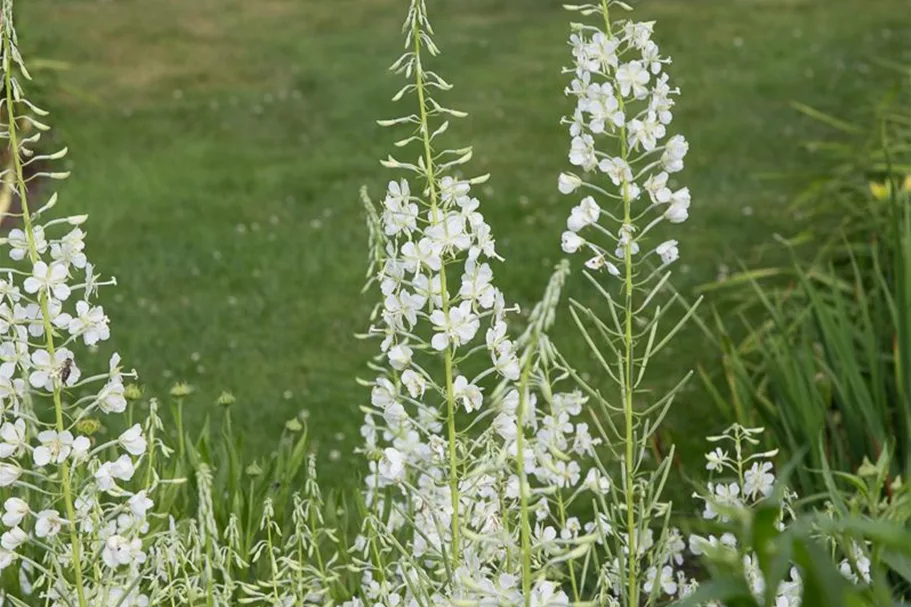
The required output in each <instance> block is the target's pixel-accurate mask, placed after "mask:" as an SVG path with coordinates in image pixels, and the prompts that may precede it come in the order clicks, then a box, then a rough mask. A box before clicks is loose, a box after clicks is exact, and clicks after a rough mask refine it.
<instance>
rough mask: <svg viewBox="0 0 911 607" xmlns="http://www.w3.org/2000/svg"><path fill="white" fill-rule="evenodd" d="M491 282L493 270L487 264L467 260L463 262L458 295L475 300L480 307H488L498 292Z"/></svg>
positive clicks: (491, 304)
mask: <svg viewBox="0 0 911 607" xmlns="http://www.w3.org/2000/svg"><path fill="white" fill-rule="evenodd" d="M492 283H493V271H492V270H491V269H490V266H489V265H488V264H486V263H482V264H481V265H477V264H476V263H474V262H472V261H469V262H468V263H466V264H465V273H464V274H463V275H462V286H461V288H460V289H459V296H460V297H462V299H466V300H472V301H475V302H477V304H478V305H479V306H480V307H481V308H484V309H489V308H491V307H492V306H493V304H494V301H495V300H496V296H497V293H498V291H497V289H496V287H494V286H493V284H492Z"/></svg>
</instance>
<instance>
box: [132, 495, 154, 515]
mask: <svg viewBox="0 0 911 607" xmlns="http://www.w3.org/2000/svg"><path fill="white" fill-rule="evenodd" d="M127 505H128V506H129V507H130V511H131V512H132V513H133V514H135V515H136V517H137V518H140V519H144V518H145V517H146V512H148V511H149V509H150V508H151V507H152V506H154V505H155V502H153V501H152V500H150V499H149V498H148V497H147V496H146V492H145V491H140V492H139V493H137V494H135V495H133V496H132V497H131V498H130V499H129V500H127Z"/></svg>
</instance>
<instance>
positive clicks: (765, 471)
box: [743, 462, 775, 499]
mask: <svg viewBox="0 0 911 607" xmlns="http://www.w3.org/2000/svg"><path fill="white" fill-rule="evenodd" d="M774 486H775V475H774V474H772V464H771V462H762V463H761V464H760V462H753V465H752V466H750V469H749V470H747V471H746V472H745V473H744V475H743V493H744V495H747V496H749V497H750V498H754V499H755V498H756V497H757V496H758V495H762V496H763V497H768V496H769V495H771V493H772V488H773V487H774Z"/></svg>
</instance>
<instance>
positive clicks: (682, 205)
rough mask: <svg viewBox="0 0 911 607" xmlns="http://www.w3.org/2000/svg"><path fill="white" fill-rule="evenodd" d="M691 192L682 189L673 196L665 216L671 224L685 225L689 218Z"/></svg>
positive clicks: (687, 189)
mask: <svg viewBox="0 0 911 607" xmlns="http://www.w3.org/2000/svg"><path fill="white" fill-rule="evenodd" d="M689 208H690V190H689V188H682V189H679V190H677V191H676V192H674V193H673V194H672V195H671V203H670V205H669V206H668V209H667V211H665V212H664V216H665V217H666V218H667V220H668V221H670V222H671V223H683V222H684V221H686V219H687V217H689Z"/></svg>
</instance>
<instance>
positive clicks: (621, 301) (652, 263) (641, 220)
mask: <svg viewBox="0 0 911 607" xmlns="http://www.w3.org/2000/svg"><path fill="white" fill-rule="evenodd" d="M567 8H568V9H569V10H571V11H573V12H575V13H576V14H578V15H580V16H582V17H585V18H589V19H590V20H591V21H592V24H585V23H573V24H572V35H571V36H570V40H569V42H570V47H571V50H572V56H573V66H572V67H571V68H568V69H567V70H566V72H567V73H569V74H571V75H572V81H571V83H570V85H569V87H568V88H567V89H566V93H567V95H569V96H571V97H573V98H575V101H576V107H575V109H574V111H573V114H572V116H570V117H568V118H565V119H564V122H565V124H567V125H568V126H569V131H570V136H571V138H572V144H571V148H570V153H569V161H570V163H571V164H572V165H574V166H575V167H576V169H577V171H578V172H576V173H570V172H567V173H563V174H561V175H560V178H559V181H558V187H559V190H560V192H562V193H563V194H566V195H571V194H576V195H578V194H584V197H583V198H582V199H581V201H580V202H579V204H578V205H577V206H575V207H574V208H573V209H572V212H571V214H570V216H569V219H568V221H567V231H566V232H564V233H563V236H562V247H563V250H564V251H565V252H567V253H570V254H574V253H581V252H587V253H588V255H589V259H588V260H587V261H586V263H585V265H586V267H587V268H588V270H589V272H590V273H588V274H587V276H588V278H589V280H590V281H591V282H592V283H593V284H594V285H595V287H596V288H597V290H598V292H599V293H600V294H601V295H602V296H603V297H604V299H605V302H606V305H607V311H608V319H607V320H606V321H601V320H600V319H599V318H598V317H597V315H596V314H594V313H593V312H592V311H591V310H590V309H588V308H585V307H583V306H581V305H579V304H577V303H574V306H573V309H572V314H573V317H574V319H575V321H576V323H577V325H578V326H579V328H580V330H581V331H582V332H583V335H584V337H585V339H586V341H587V342H588V344H589V346H590V347H591V348H592V350H593V352H594V354H595V355H596V360H597V361H598V362H599V363H600V365H601V368H602V370H603V371H604V372H605V373H606V375H607V376H608V377H609V378H610V379H611V380H612V381H613V382H615V383H616V385H617V386H618V397H619V404H617V403H615V402H612V401H611V400H609V399H608V398H605V397H604V396H602V395H601V393H600V392H598V391H596V390H595V389H594V388H592V387H591V386H588V385H587V384H585V382H583V384H584V385H586V389H587V390H588V391H589V392H590V394H591V395H592V396H594V397H595V399H596V402H598V403H599V404H600V405H601V407H602V409H603V411H604V413H605V414H606V415H605V418H606V425H607V428H606V429H605V438H606V439H608V442H609V444H610V445H611V447H612V449H613V452H614V454H615V455H616V457H617V459H619V461H620V464H621V466H620V467H621V474H622V483H620V484H619V485H618V487H617V497H618V501H617V503H615V504H612V505H608V508H609V513H608V514H609V515H610V518H611V520H612V521H613V523H614V528H615V529H618V530H622V532H618V533H617V534H616V543H615V547H614V555H613V559H611V560H610V561H609V566H608V567H607V568H606V569H605V573H606V575H607V577H608V578H609V579H611V580H612V582H611V584H610V586H611V587H612V588H613V592H612V595H613V596H615V597H616V598H619V599H620V600H621V601H622V603H623V604H624V605H629V606H638V605H640V604H641V603H642V602H643V601H645V602H646V603H652V602H654V601H655V600H656V597H655V593H654V592H650V591H648V590H645V588H644V584H643V580H644V579H645V578H646V576H647V575H651V574H652V573H653V572H654V571H655V570H656V568H657V567H662V566H663V562H662V561H665V560H666V558H667V554H668V550H667V547H668V538H670V537H672V536H673V535H674V532H673V531H672V530H669V529H668V527H667V524H666V520H667V517H668V512H669V505H668V504H665V503H663V502H661V501H660V487H662V486H663V483H664V481H665V480H666V477H667V473H668V466H667V462H668V461H669V459H670V458H669V459H668V460H665V462H664V463H663V464H662V465H660V466H659V467H658V468H657V469H655V470H650V469H649V467H648V464H647V461H646V454H647V453H648V449H647V446H648V441H649V439H650V437H651V436H652V435H653V434H654V432H655V431H656V429H657V427H658V425H659V423H660V421H661V419H662V418H663V416H664V414H665V413H666V411H667V408H668V407H669V406H670V404H671V401H672V400H673V397H674V395H675V394H676V391H677V390H678V389H679V387H680V385H682V382H681V384H678V386H677V387H675V388H674V389H673V390H671V391H670V392H669V393H668V394H666V395H664V396H663V397H661V398H659V399H657V400H656V401H653V402H651V403H649V402H642V401H643V400H644V397H645V396H646V395H647V394H648V391H647V390H646V389H645V388H644V386H643V384H642V382H643V379H644V377H645V371H646V369H647V366H648V362H649V360H650V358H651V357H652V356H654V355H655V354H656V353H657V352H658V351H660V350H661V349H662V347H663V346H664V345H666V344H667V343H668V340H669V339H670V338H671V337H672V336H673V334H674V333H676V331H677V330H678V328H679V327H680V323H682V322H683V321H680V323H678V324H676V325H675V326H674V327H673V328H672V329H671V330H670V331H668V332H667V334H666V335H663V336H659V335H658V328H659V320H660V319H661V318H662V314H663V311H664V310H665V309H666V306H665V307H664V308H662V307H661V306H660V305H658V304H657V303H656V302H657V301H658V300H659V298H660V295H661V293H662V288H663V287H664V285H665V283H666V281H667V280H668V278H669V277H670V272H669V271H668V269H667V267H668V266H669V265H670V264H671V263H673V262H674V261H676V260H677V258H678V255H679V253H678V243H677V241H676V240H665V241H664V242H661V243H660V244H658V245H657V246H654V245H652V244H651V243H650V237H651V236H652V235H653V234H652V232H653V230H656V229H658V228H659V226H660V225H661V224H664V223H670V224H679V223H682V222H683V221H685V220H686V219H687V217H688V214H689V206H690V193H689V190H688V189H687V188H685V187H679V188H678V187H676V186H675V183H674V179H673V178H672V177H671V175H672V174H674V173H676V172H678V171H680V170H681V169H682V168H683V159H684V156H685V155H686V152H687V148H688V146H687V143H686V140H685V139H684V138H683V137H682V136H680V135H674V136H671V137H669V138H667V135H668V130H669V128H670V124H671V121H672V118H673V115H672V109H673V106H674V97H675V96H676V95H677V94H678V92H679V91H678V90H677V89H676V88H672V87H671V85H670V79H669V76H668V75H667V73H666V72H665V66H666V65H667V64H669V63H670V59H669V58H667V57H664V56H662V55H661V54H660V50H659V48H658V45H657V44H656V43H655V42H654V41H653V40H652V39H651V38H652V31H653V27H654V23H653V22H636V21H633V20H629V19H618V18H617V16H618V15H615V13H619V10H618V9H625V10H629V7H627V6H626V5H625V4H623V3H622V2H617V1H614V0H602V1H601V2H600V3H597V4H585V5H578V6H568V7H567ZM684 320H685V319H684ZM591 327H594V328H593V329H592V328H591ZM577 379H579V381H582V380H581V378H578V376H577ZM616 417H619V418H620V419H621V421H620V422H619V423H615V421H614V419H615V418H616ZM655 525H657V531H658V533H659V541H657V542H656V541H654V540H653V539H652V535H653V534H654V532H655V531H656V529H653V526H655ZM649 588H651V587H649Z"/></svg>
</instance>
